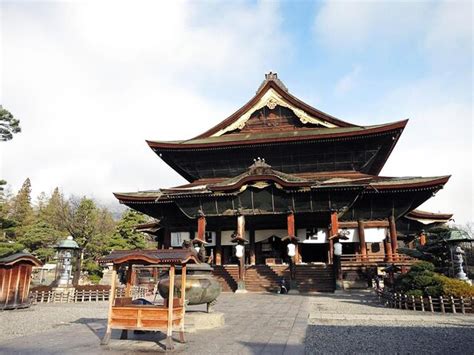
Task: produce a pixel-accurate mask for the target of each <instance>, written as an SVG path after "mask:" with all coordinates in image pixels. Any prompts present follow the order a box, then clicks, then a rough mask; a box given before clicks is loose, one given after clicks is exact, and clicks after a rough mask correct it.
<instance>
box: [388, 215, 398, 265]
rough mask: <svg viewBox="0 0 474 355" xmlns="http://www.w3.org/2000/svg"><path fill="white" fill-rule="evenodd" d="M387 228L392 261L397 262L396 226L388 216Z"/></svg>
mask: <svg viewBox="0 0 474 355" xmlns="http://www.w3.org/2000/svg"><path fill="white" fill-rule="evenodd" d="M388 226H389V229H390V243H391V244H392V254H393V260H397V255H398V243H397V226H396V224H395V217H394V216H390V217H389V218H388Z"/></svg>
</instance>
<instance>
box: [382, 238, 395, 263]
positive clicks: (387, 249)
mask: <svg viewBox="0 0 474 355" xmlns="http://www.w3.org/2000/svg"><path fill="white" fill-rule="evenodd" d="M383 246H384V250H385V260H387V261H388V262H392V261H393V257H392V256H393V254H392V244H391V243H390V239H389V236H387V237H386V238H385V239H384V240H383Z"/></svg>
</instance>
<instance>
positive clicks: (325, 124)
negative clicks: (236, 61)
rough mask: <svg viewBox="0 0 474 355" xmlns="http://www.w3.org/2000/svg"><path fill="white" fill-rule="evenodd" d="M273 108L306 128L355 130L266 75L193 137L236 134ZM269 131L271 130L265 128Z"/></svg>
mask: <svg viewBox="0 0 474 355" xmlns="http://www.w3.org/2000/svg"><path fill="white" fill-rule="evenodd" d="M276 107H283V108H286V109H289V110H291V111H292V112H293V113H294V116H295V118H297V119H298V120H299V121H300V123H301V124H303V125H305V126H309V127H310V128H315V127H319V128H337V127H357V125H354V124H351V123H348V122H345V121H342V120H339V119H337V118H335V117H333V116H330V115H328V114H326V113H324V112H322V111H319V110H317V109H315V108H314V107H311V106H310V105H308V104H306V103H304V102H303V101H301V100H299V99H298V98H296V97H295V96H293V95H291V94H290V93H289V92H288V89H287V88H286V86H285V85H284V84H283V83H282V82H281V81H280V79H278V76H277V74H276V73H272V72H270V73H268V74H266V75H265V80H264V81H263V83H262V84H261V85H260V87H259V89H258V90H257V93H256V95H255V96H254V97H253V98H252V99H250V101H249V102H247V103H246V104H245V105H244V106H242V107H241V108H240V109H238V110H237V111H236V112H235V113H233V114H232V115H231V116H229V117H228V118H226V119H225V120H224V121H222V122H221V123H219V124H218V125H216V126H214V127H212V128H211V129H209V130H208V131H206V132H204V133H202V134H200V135H199V136H197V137H195V138H208V137H219V136H222V135H224V134H227V133H230V132H234V131H240V130H242V129H243V128H244V127H245V126H246V124H247V123H248V121H249V120H250V118H251V117H252V115H253V114H254V113H255V112H257V111H259V110H261V109H263V108H268V109H269V110H273V109H275V108H276ZM295 128H296V127H295ZM269 130H272V128H271V127H269Z"/></svg>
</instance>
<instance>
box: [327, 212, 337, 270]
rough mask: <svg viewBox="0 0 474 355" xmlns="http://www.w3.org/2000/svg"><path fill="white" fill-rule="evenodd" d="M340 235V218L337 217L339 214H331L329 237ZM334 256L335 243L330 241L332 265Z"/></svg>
mask: <svg viewBox="0 0 474 355" xmlns="http://www.w3.org/2000/svg"><path fill="white" fill-rule="evenodd" d="M337 233H339V218H338V217H337V212H336V211H333V212H331V228H330V230H329V237H332V236H334V235H336V234H337ZM333 255H334V241H333V239H329V263H332V262H333V260H332V258H333Z"/></svg>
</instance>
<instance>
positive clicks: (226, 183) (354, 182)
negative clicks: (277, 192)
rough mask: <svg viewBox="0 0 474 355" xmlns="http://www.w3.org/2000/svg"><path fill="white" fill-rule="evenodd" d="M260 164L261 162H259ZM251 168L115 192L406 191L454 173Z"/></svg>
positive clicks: (145, 197)
mask: <svg viewBox="0 0 474 355" xmlns="http://www.w3.org/2000/svg"><path fill="white" fill-rule="evenodd" d="M256 164H257V166H255V165H256ZM256 164H254V165H252V166H251V167H249V169H248V170H247V171H246V172H244V173H242V174H240V175H238V176H235V177H233V178H221V179H217V178H216V179H202V180H197V181H194V182H193V183H190V184H186V185H181V186H177V187H172V188H167V189H159V190H148V191H138V192H132V193H114V195H115V197H116V198H117V199H119V200H120V201H121V202H130V203H133V202H137V203H140V202H142V203H153V202H158V201H171V200H173V199H175V198H185V197H191V196H199V195H208V196H219V195H222V196H224V195H228V194H234V195H235V194H238V193H240V192H241V191H242V189H245V188H246V187H248V186H253V187H256V188H264V187H266V186H269V185H270V183H273V184H275V185H276V186H277V187H278V188H280V189H289V190H295V191H297V190H301V189H303V190H308V189H320V188H336V189H337V188H344V187H360V188H364V189H365V190H366V191H367V192H368V193H377V192H380V191H396V190H398V191H403V190H416V189H430V188H435V187H437V186H443V185H444V184H446V182H447V181H448V180H449V178H450V176H435V177H384V176H374V175H366V174H362V173H358V172H354V171H341V172H337V173H333V174H327V173H313V174H309V173H304V174H285V173H282V172H279V171H277V170H274V169H272V168H271V167H270V166H269V165H267V164H265V163H264V162H263V163H262V162H260V163H258V162H256Z"/></svg>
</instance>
